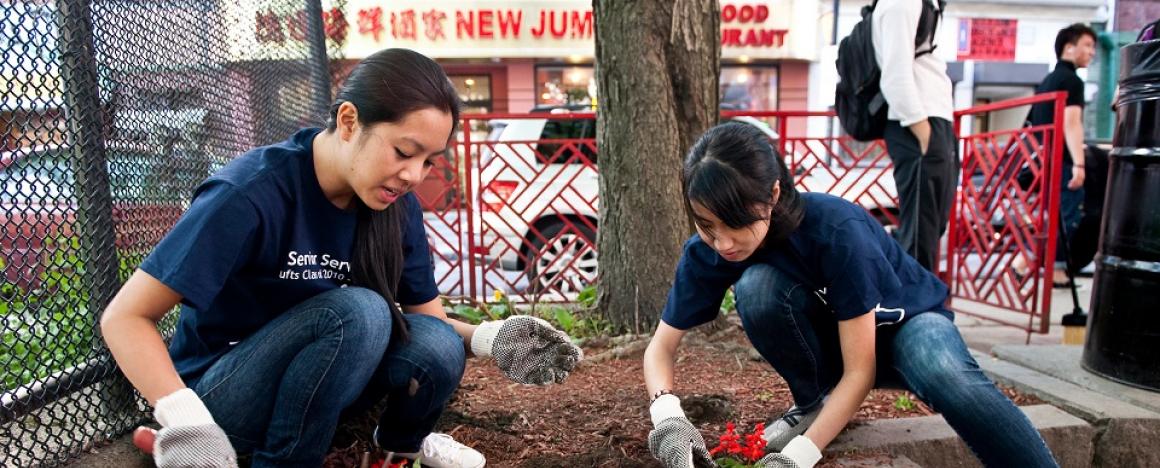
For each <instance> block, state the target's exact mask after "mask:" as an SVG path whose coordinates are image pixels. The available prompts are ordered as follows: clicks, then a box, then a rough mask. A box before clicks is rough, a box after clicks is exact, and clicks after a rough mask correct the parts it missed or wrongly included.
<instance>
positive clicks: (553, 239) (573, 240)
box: [525, 221, 597, 294]
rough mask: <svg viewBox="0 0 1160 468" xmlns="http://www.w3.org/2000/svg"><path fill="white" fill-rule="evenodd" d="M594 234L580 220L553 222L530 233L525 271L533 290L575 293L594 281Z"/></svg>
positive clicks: (595, 267)
mask: <svg viewBox="0 0 1160 468" xmlns="http://www.w3.org/2000/svg"><path fill="white" fill-rule="evenodd" d="M595 241H596V233H595V232H594V231H593V229H592V228H590V227H588V225H586V224H583V222H576V223H572V224H568V223H565V222H563V221H557V222H553V223H552V224H549V225H548V226H547V227H545V228H544V229H543V231H541V232H540V235H539V236H536V235H533V236H532V239H531V240H530V244H529V249H528V253H529V254H528V260H527V262H526V265H527V266H526V268H525V271H526V274H527V275H528V285H529V288H530V289H531V291H532V292H534V293H543V292H547V291H551V290H554V291H558V292H561V293H565V294H567V293H578V292H580V290H582V289H584V288H585V287H586V286H588V285H590V284H592V283H593V282H595V281H596V272H597V262H596V260H597V259H596V248H595V247H596V246H595Z"/></svg>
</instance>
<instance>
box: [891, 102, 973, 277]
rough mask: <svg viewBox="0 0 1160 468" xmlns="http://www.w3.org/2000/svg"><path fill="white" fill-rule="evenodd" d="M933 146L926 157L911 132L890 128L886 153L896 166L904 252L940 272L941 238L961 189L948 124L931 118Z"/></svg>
mask: <svg viewBox="0 0 1160 468" xmlns="http://www.w3.org/2000/svg"><path fill="white" fill-rule="evenodd" d="M929 121H930V146H929V147H928V148H927V150H926V154H923V153H922V151H921V149H920V146H919V144H918V138H916V137H915V136H914V134H913V133H911V132H910V129H909V128H906V127H903V126H901V125H899V123H898V121H895V120H891V121H890V122H889V123H887V124H886V135H885V140H886V151H887V152H889V153H890V160H891V161H892V162H893V163H894V183H895V186H896V187H897V189H898V212H899V216H898V219H899V226H898V232H897V233H896V238H897V239H898V243H900V244H902V248H903V250H905V251H906V252H907V253H909V254H910V256H912V257H914V259H915V260H918V263H919V264H920V265H922V266H923V267H924V268H926V269H927V270H930V271H932V272H933V271H935V269H936V268H937V266H938V265H937V262H938V254H939V239H940V238H942V235H943V233H944V232H946V230H947V222H948V220H949V219H950V210H951V203H953V202H954V197H955V189H956V188H957V187H958V185H959V171H960V163H959V147H958V144H957V142H956V141H955V132H954V126H953V125H952V124H951V122H950V121H947V120H943V119H939V118H933V117H932V118H930V119H929Z"/></svg>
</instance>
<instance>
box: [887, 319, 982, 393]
mask: <svg viewBox="0 0 1160 468" xmlns="http://www.w3.org/2000/svg"><path fill="white" fill-rule="evenodd" d="M893 352H894V360H895V367H896V369H897V370H898V372H899V373H900V374H901V375H902V376H903V378H904V379H905V380H906V383H907V385H908V386H909V387H911V390H914V391H915V393H917V394H918V395H919V396H920V397H922V398H923V399H926V400H928V401H929V400H932V399H933V400H935V401H937V400H943V401H952V400H959V399H963V398H969V393H970V392H972V391H974V390H975V389H977V388H979V386H980V384H985V385H986V386H990V385H992V384H991V382H990V380H988V379H987V377H986V376H985V375H984V374H983V372H982V370H981V369H979V365H978V363H977V362H975V359H974V358H973V357H971V354H970V352H969V351H967V348H966V344H965V343H963V341H962V337H961V336H960V335H959V332H958V329H956V328H955V327H954V325H953V324H952V323H951V321H950V320H949V319H947V318H946V317H944V316H942V315H940V314H938V313H935V312H927V313H924V314H920V315H918V316H916V317H914V318H912V319H910V320H909V321H907V322H906V324H905V325H904V326H903V329H902V330H900V331H899V334H898V336H896V337H895V342H894V350H893Z"/></svg>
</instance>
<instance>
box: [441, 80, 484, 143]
mask: <svg viewBox="0 0 1160 468" xmlns="http://www.w3.org/2000/svg"><path fill="white" fill-rule="evenodd" d="M448 78H450V79H451V84H452V85H453V86H455V91H456V92H457V93H459V100H460V101H462V102H463V107H462V111H461V112H463V113H464V114H486V113H488V112H491V111H492V109H493V107H492V102H491V77H490V76H488V75H451V76H449V77H448ZM471 125H472V134H473V135H475V133H477V132H483V133H482V134H483V135H486V134H487V133H486V132H487V121H486V120H479V119H476V120H472V121H471Z"/></svg>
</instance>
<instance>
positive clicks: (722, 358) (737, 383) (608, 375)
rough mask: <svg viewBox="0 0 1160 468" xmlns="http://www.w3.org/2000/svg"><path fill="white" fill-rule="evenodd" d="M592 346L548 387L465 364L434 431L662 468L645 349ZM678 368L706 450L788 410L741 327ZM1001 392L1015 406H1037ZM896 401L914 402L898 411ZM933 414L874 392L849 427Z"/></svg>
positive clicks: (346, 461)
mask: <svg viewBox="0 0 1160 468" xmlns="http://www.w3.org/2000/svg"><path fill="white" fill-rule="evenodd" d="M644 339H647V338H644ZM595 344H596V345H598V346H593V347H587V346H586V347H585V356H586V357H587V358H588V359H587V360H586V362H585V363H584V364H582V365H581V366H580V367H579V368H578V369H577V370H576V371H575V372H573V373H572V375H571V376H569V377H568V380H567V381H566V382H564V383H563V384H561V385H554V386H546V387H531V386H525V385H519V384H515V383H512V382H511V381H509V380H507V379H506V378H505V377H504V376H503V375H502V374H501V373H500V372H499V371H498V370H497V369H496V368H495V366H494V363H492V362H491V361H485V360H480V359H471V360H469V361H468V365H467V371H466V375H465V376H464V379H463V385H462V386H461V387H460V389H459V391H458V392H457V393H456V395H455V396H454V397H453V399H452V402H451V404H450V406H449V407H448V409H447V412H446V413H445V414H444V415H443V418H442V419H441V420H440V422H439V425H438V427H437V429H436V430H438V431H440V432H445V433H448V434H450V435H452V436H453V437H455V439H456V440H458V441H460V442H462V443H464V444H467V445H469V446H471V447H474V448H475V449H476V450H479V451H480V452H482V453H483V454H484V455H485V456H486V457H487V461H488V463H487V464H488V466H494V467H526V468H540V467H640V466H658V465H657V464H656V463H655V462H654V461H653V459H652V456H651V455H650V454H649V451H648V442H647V439H648V432H649V430H650V429H651V428H652V427H651V423H650V422H649V418H648V401H649V398H648V395H646V391H645V387H644V381H643V377H642V374H641V355H642V353H643V347H641V346H639V344H637V345H636V346H632V345H623V344H622V345H620V346H619V349H621V350H625V349H627V350H629V351H628V352H625V353H623V355H620V356H619V357H612V356H613V354H611V353H615V352H616V351H617V348H616V347H613V346H611V345H609V343H607V342H606V340H604V341H601V342H599V343H595ZM677 362H678V364H677V366H678V374H677V383H676V389H675V393H676V394H678V395H680V396H681V400H682V406H683V408H684V410H685V412H686V414H687V415H688V416H689V418H690V420H692V422H693V423H694V424H695V425H697V427H699V428H700V429H701V432H702V434H704V436H705V441H706V442H707V443H708V445H709V447H713V446H715V445H716V442H717V436H718V435H720V434H721V433H723V432H724V428H725V423H727V422H735V423H736V424H737V427H738V431H739V432H740V431H742V430H744V431H746V432H749V431H752V429H753V426H754V425H755V424H757V423H758V422H763V421H766V420H767V419H769V418H770V417H772V416H776V415H778V414H780V413H781V412H783V411H784V410H786V409H787V408H789V407H790V406H791V404H792V398H791V396H790V392H789V388H788V387H787V386H786V384H785V382H784V381H783V380H782V379H781V377H779V376H778V375H777V374H776V373H775V372H774V371H773V369H772V368H771V367H770V366H769V365H768V364H766V363H765V362H764V361H762V360H760V358H759V357H758V356H757V355H756V354H755V352H753V351H752V347H751V346H750V345H749V342H748V340H747V339H746V338H745V336H744V333H742V332H741V331H740V328H739V327H735V326H728V327H724V329H723V330H721V331H718V332H716V333H715V334H713V335H711V336H707V335H705V334H702V333H697V332H694V333H691V334H690V335H688V336H687V337H686V338H685V340H684V344H683V345H682V347H681V350H680V354H679V356H678V360H677ZM1003 391H1004V393H1006V394H1007V395H1008V396H1009V397H1011V398H1012V400H1014V401H1015V403H1016V404H1017V405H1021V406H1022V405H1029V404H1037V403H1039V401H1038V400H1037V399H1035V398H1034V397H1030V396H1024V395H1021V394H1017V393H1015V392H1014V391H1013V390H1011V389H1008V388H1003ZM902 395H906V396H907V397H908V398H909V399H910V400H911V401H912V402H913V403H914V404H913V405H912V406H907V405H900V404H896V403H898V402H899V398H900V396H902ZM904 407H905V408H904ZM929 414H932V412H931V411H930V409H929V408H927V407H926V405H924V404H922V402H920V401H919V400H918V398H917V397H915V396H914V395H913V394H910V393H909V392H905V391H901V390H874V391H873V392H871V394H870V396H869V397H868V398H867V399H866V401H865V402H864V403H863V404H862V407H861V409H860V410H859V411H858V413H857V415H856V416H855V417H854V421H855V423H857V422H858V421H865V420H870V419H881V418H905V417H915V416H924V415H929ZM374 424H375V421H374V418H372V417H370V416H369V415H368V416H367V417H364V418H360V419H359V420H357V421H347V422H346V423H344V424H343V426H342V427H340V429H339V432H338V434H336V436H335V444H334V446H335V448H334V450H333V451H332V452H331V454H330V455H329V456H328V458H327V462H326V466H327V467H346V466H359V465H360V464H361V463H362V461H363V459H364V454H365V453H366V452H367V451H368V446H369V445H368V441H369V437H370V434H371V430H372V429H373V427H374ZM383 455H384V454H382V453H381V452H371V453H370V456H369V457H366V459H368V460H369V461H371V462H374V461H376V460H381V459H382V458H383ZM828 460H829V459H828V458H827V459H825V460H823V465H827V463H826V462H827V461H828Z"/></svg>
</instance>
